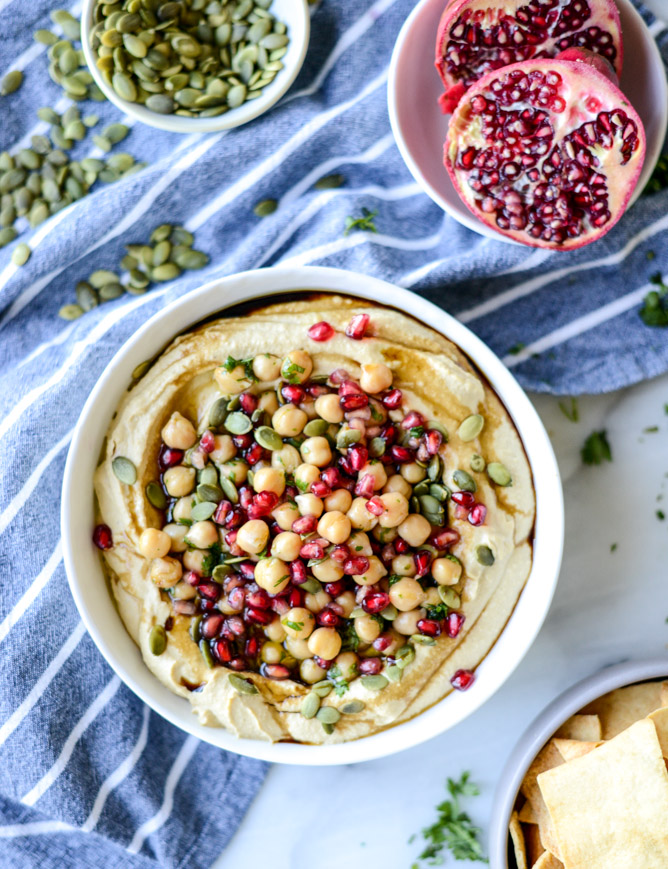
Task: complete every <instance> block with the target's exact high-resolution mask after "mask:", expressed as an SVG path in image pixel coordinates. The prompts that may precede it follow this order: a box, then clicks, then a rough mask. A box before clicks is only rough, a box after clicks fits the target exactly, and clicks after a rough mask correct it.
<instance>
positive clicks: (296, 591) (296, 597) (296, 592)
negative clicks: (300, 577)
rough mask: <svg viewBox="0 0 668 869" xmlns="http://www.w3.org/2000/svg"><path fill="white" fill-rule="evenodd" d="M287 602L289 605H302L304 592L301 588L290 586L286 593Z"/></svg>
mask: <svg viewBox="0 0 668 869" xmlns="http://www.w3.org/2000/svg"><path fill="white" fill-rule="evenodd" d="M288 603H289V604H290V606H291V607H295V606H304V592H303V591H302V590H301V588H291V589H290V594H289V595H288Z"/></svg>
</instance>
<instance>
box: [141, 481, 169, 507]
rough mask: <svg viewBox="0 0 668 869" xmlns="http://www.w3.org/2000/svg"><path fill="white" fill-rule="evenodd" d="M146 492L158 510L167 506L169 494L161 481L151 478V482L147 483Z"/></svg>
mask: <svg viewBox="0 0 668 869" xmlns="http://www.w3.org/2000/svg"><path fill="white" fill-rule="evenodd" d="M145 492H146V497H147V499H148V501H149V503H150V504H151V505H152V506H153V507H155V509H156V510H164V509H165V508H166V507H167V496H166V495H165V493H164V492H163V490H162V486H161V485H160V483H158V482H156V481H155V480H151V482H150V483H147V485H146V489H145Z"/></svg>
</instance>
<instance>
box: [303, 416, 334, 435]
mask: <svg viewBox="0 0 668 869" xmlns="http://www.w3.org/2000/svg"><path fill="white" fill-rule="evenodd" d="M328 428H329V423H328V422H326V421H325V420H324V419H312V420H311V421H310V422H308V423H307V424H306V425H305V426H304V434H305V435H306V436H307V437H310V438H313V437H320V436H322V435H324V434H325V432H326V431H327V429H328Z"/></svg>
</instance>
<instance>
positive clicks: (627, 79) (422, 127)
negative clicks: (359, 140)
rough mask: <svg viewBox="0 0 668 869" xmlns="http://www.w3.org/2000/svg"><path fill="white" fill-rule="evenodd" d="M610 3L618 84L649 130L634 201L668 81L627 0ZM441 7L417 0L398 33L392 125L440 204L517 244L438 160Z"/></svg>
mask: <svg viewBox="0 0 668 869" xmlns="http://www.w3.org/2000/svg"><path fill="white" fill-rule="evenodd" d="M615 2H616V3H617V7H618V9H619V15H620V18H621V23H622V30H623V36H624V67H623V70H622V80H621V88H622V90H623V91H624V93H625V94H626V96H627V97H628V98H629V100H630V101H631V104H632V105H633V106H634V107H635V109H636V111H637V112H638V114H639V115H640V118H641V120H642V122H643V124H644V126H645V133H646V136H647V153H646V156H645V164H644V166H643V170H642V173H641V175H640V179H639V181H638V185H637V187H636V189H635V191H634V193H633V196H632V197H631V203H630V205H632V204H633V203H634V202H635V201H636V199H637V198H638V197H639V196H640V194H641V193H642V191H643V189H644V187H645V184H646V183H647V181H648V180H649V176H650V175H651V174H652V170H653V169H654V166H655V165H656V161H657V160H658V159H659V155H660V154H661V148H662V145H663V141H664V139H665V136H666V126H667V125H668V83H666V72H665V68H664V65H663V61H662V60H661V55H660V54H659V49H658V46H657V44H656V42H655V40H654V38H653V37H652V35H651V33H650V32H649V30H648V29H647V26H646V25H645V22H644V21H643V20H642V18H641V17H640V15H639V13H638V12H637V11H636V9H634V7H633V6H632V5H631V0H615ZM445 6H446V0H421V2H420V3H418V4H417V6H416V7H415V9H414V10H413V11H412V13H411V14H410V15H409V16H408V18H407V19H406V21H405V23H404V26H403V27H402V28H401V32H400V33H399V36H398V37H397V41H396V43H395V46H394V51H393V53H392V61H391V63H390V73H389V79H388V86H387V101H388V109H389V113H390V123H391V124H392V132H393V133H394V138H395V140H396V143H397V147H398V148H399V151H400V153H401V156H402V157H403V158H404V161H405V162H406V165H407V166H408V168H409V170H410V172H411V174H412V175H413V177H414V178H415V180H416V181H417V182H418V184H419V185H420V186H421V187H422V189H423V190H424V192H425V193H427V194H428V195H429V196H430V197H431V198H432V199H433V200H434V202H435V203H436V204H437V205H440V207H441V208H442V209H443V210H444V211H447V213H448V214H449V215H451V216H452V217H454V218H455V220H457V221H459V223H461V224H463V225H464V226H466V227H468V228H469V229H472V230H473V231H474V232H477V233H479V234H480V235H485V236H487V237H488V238H493V239H496V241H503V242H507V243H508V244H518V242H516V241H513V239H510V238H506V236H504V235H501V233H498V232H496V231H495V230H493V229H492V228H491V227H488V226H486V225H485V224H484V223H482V222H481V221H479V220H478V219H477V218H476V217H475V216H474V215H473V214H472V213H471V212H470V211H469V210H468V208H467V207H466V206H465V205H464V203H463V202H462V200H461V199H460V197H459V194H458V193H457V191H456V190H455V188H454V187H453V185H452V181H451V180H450V176H449V175H448V173H447V171H446V169H445V166H444V165H443V145H444V143H445V137H446V135H447V132H448V122H449V120H450V116H449V115H443V114H441V109H440V107H439V105H438V103H437V100H438V97H439V96H440V94H441V93H443V84H442V82H441V80H440V78H439V76H438V73H437V72H436V69H435V68H434V52H435V48H436V30H437V28H438V22H439V20H440V17H441V13H442V12H443V9H444V8H445ZM417 94H419V95H420V98H419V99H418V98H416V95H417ZM629 207H630V206H629Z"/></svg>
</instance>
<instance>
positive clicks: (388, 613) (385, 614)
mask: <svg viewBox="0 0 668 869" xmlns="http://www.w3.org/2000/svg"><path fill="white" fill-rule="evenodd" d="M380 615H381V617H382V618H384V619H385V620H386V621H388V622H393V621H394V620H395V619H396V617H397V616H398V615H399V613H398V612H397V608H396V607H395V606H394V605H393V604H390V605H389V606H386V607H385V609H384V610H382V612H381V614H380Z"/></svg>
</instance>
